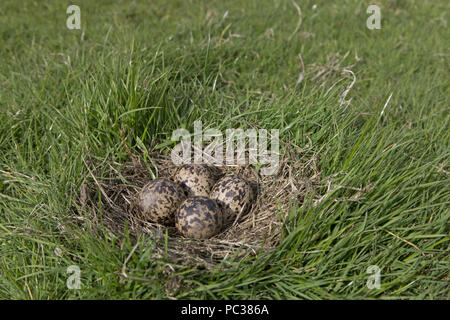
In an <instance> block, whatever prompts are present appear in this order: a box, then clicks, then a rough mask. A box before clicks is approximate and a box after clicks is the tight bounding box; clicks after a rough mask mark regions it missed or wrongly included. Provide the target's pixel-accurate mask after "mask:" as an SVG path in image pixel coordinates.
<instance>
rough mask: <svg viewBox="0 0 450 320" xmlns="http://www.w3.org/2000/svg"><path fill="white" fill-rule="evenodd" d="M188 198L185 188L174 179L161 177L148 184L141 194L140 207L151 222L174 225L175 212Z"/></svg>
mask: <svg viewBox="0 0 450 320" xmlns="http://www.w3.org/2000/svg"><path fill="white" fill-rule="evenodd" d="M185 198H186V195H185V193H184V190H183V188H181V186H180V185H179V184H178V183H176V182H173V181H172V180H169V179H167V178H159V179H155V180H152V181H150V182H149V183H148V184H146V185H145V186H144V187H143V188H142V190H141V192H140V194H139V209H140V210H141V213H142V214H143V217H144V218H145V219H147V220H148V221H150V222H154V223H159V224H163V225H173V224H174V222H175V213H176V211H177V209H178V207H179V206H180V204H181V203H182V202H183V200H184V199H185Z"/></svg>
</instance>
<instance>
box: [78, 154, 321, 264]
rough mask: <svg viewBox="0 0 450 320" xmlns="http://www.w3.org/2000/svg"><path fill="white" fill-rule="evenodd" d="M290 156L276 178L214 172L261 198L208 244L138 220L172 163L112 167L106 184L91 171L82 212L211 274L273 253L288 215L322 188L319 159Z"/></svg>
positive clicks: (155, 157) (158, 159)
mask: <svg viewBox="0 0 450 320" xmlns="http://www.w3.org/2000/svg"><path fill="white" fill-rule="evenodd" d="M297 151H298V150H297ZM288 154H290V155H291V157H289V156H286V155H284V156H283V157H282V158H281V160H280V166H279V170H278V172H277V174H275V175H270V176H262V175H260V174H258V172H257V170H256V169H255V168H254V167H253V166H251V165H247V166H230V167H227V166H223V167H215V168H216V173H217V175H218V176H221V175H224V174H225V173H236V174H239V175H241V176H242V177H244V178H246V179H247V180H248V181H249V182H250V183H251V184H252V187H253V188H254V191H255V192H256V194H257V198H256V200H255V201H254V203H253V204H252V206H251V209H250V210H249V212H248V213H247V214H245V215H244V216H241V217H239V219H238V221H236V222H235V223H234V224H233V225H232V226H230V227H228V228H226V229H225V230H223V231H222V232H221V233H219V234H218V235H216V236H214V237H212V238H210V239H205V240H197V239H187V238H184V237H183V236H182V235H181V234H180V233H179V232H178V231H177V229H176V228H175V227H165V226H161V225H158V224H154V223H150V222H147V221H145V220H143V219H142V218H141V217H140V214H139V210H138V207H137V196H138V194H139V192H140V190H141V188H142V187H143V186H144V185H145V184H146V183H147V182H148V181H149V180H151V179H153V177H154V176H155V175H157V176H158V177H168V178H171V177H172V176H173V174H174V172H175V170H176V168H177V166H176V165H174V164H173V163H172V161H171V159H170V157H167V156H163V155H161V154H150V155H149V157H150V159H151V161H148V162H144V161H143V160H142V159H141V158H139V157H135V156H133V157H132V161H130V162H129V163H127V164H116V165H117V166H116V168H114V167H113V166H109V170H106V172H107V173H106V176H105V173H103V177H102V178H99V176H98V175H97V174H96V170H93V169H90V168H89V167H88V170H89V172H90V174H91V179H89V180H87V182H86V183H85V184H83V187H82V191H81V196H80V202H81V207H82V208H83V209H85V210H86V209H88V210H90V211H91V212H93V214H94V215H97V214H98V212H102V219H101V221H103V225H104V226H105V227H106V228H107V229H108V230H109V231H110V232H112V233H113V234H120V233H123V231H124V226H125V225H126V224H128V230H129V231H128V232H130V234H131V236H132V238H134V239H136V238H138V237H140V236H141V235H142V234H146V235H147V236H150V237H151V238H152V241H153V242H154V243H155V244H156V246H155V248H156V250H155V251H154V258H155V259H158V258H164V259H166V260H168V261H169V262H171V263H175V264H181V265H189V266H197V267H206V268H208V269H210V268H213V267H214V266H216V265H218V264H220V263H221V262H223V261H224V260H227V261H239V260H242V259H243V258H245V257H247V256H249V255H256V254H257V253H258V252H261V251H262V250H263V251H267V250H272V249H274V248H275V247H276V246H277V245H278V243H279V242H280V240H281V236H282V230H283V225H284V223H285V221H286V218H287V216H288V214H289V212H290V211H291V210H290V209H291V208H292V207H293V206H297V207H298V206H300V205H301V204H302V203H303V200H304V197H305V195H306V194H307V193H309V192H311V191H314V189H317V188H318V187H319V186H320V185H319V170H318V168H317V166H316V162H317V155H316V154H313V155H312V157H311V153H309V155H310V157H308V159H303V161H302V160H299V159H297V157H296V156H295V153H294V152H293V150H291V152H290V153H288ZM297 156H298V153H297ZM86 165H87V166H88V164H87V163H86ZM97 170H100V168H98V169H97ZM100 204H101V210H100V208H99V207H100ZM94 218H95V217H94ZM94 220H95V219H94ZM97 220H98V221H100V219H97Z"/></svg>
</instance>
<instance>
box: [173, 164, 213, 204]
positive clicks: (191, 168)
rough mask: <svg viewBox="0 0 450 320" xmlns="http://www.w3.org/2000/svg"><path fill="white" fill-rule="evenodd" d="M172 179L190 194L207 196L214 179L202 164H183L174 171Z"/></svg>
mask: <svg viewBox="0 0 450 320" xmlns="http://www.w3.org/2000/svg"><path fill="white" fill-rule="evenodd" d="M174 180H175V181H177V182H178V183H180V184H181V185H182V186H183V187H185V188H186V189H187V190H188V191H189V193H190V194H191V195H192V196H205V197H207V196H208V195H209V193H210V192H211V188H212V186H213V185H214V182H215V181H216V180H215V178H214V175H213V173H212V172H211V170H210V169H209V168H208V166H207V165H204V164H184V165H181V166H180V167H179V168H178V170H177V172H176V173H175V177H174Z"/></svg>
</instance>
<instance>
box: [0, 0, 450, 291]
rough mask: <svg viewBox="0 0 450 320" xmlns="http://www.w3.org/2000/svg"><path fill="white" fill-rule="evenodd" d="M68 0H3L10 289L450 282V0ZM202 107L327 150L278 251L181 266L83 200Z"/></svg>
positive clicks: (212, 122)
mask: <svg viewBox="0 0 450 320" xmlns="http://www.w3.org/2000/svg"><path fill="white" fill-rule="evenodd" d="M71 4H72V3H71V2H68V1H56V0H53V1H29V0H26V1H21V2H18V1H14V0H2V1H1V3H0V298H1V299H168V298H171V299H174V298H175V299H449V298H450V292H449V285H450V278H449V269H450V268H449V267H450V265H449V264H450V250H449V240H450V237H449V233H450V232H449V231H450V221H449V218H450V213H449V204H450V180H449V172H450V168H449V163H448V159H449V150H450V149H449V141H450V130H449V120H450V116H449V100H448V97H449V93H450V92H449V88H450V86H449V46H448V43H449V37H450V33H449V29H448V18H449V12H450V10H449V9H450V7H449V3H448V1H445V0H439V1H438V0H435V1H413V0H386V1H373V3H372V2H367V1H356V0H343V1H336V2H334V1H333V2H331V1H325V0H316V1H309V0H305V1H299V0H297V1H296V2H293V1H282V0H271V1H269V0H263V1H256V0H249V1H236V0H232V1H194V0H190V1H181V0H173V1H163V0H155V1H106V0H100V1H86V0H80V1H77V3H76V4H77V5H78V6H79V7H80V10H81V11H80V12H81V18H80V19H81V28H80V29H79V30H78V29H73V30H71V29H68V28H67V26H66V21H67V19H68V17H69V14H67V13H66V9H67V7H68V6H69V5H71ZM370 4H377V5H378V6H379V8H380V10H381V28H380V29H373V30H371V29H369V28H368V27H367V25H366V21H367V19H368V18H369V16H370V14H368V13H367V11H366V10H367V7H368V6H369V5H370ZM196 120H201V121H202V122H203V124H204V126H210V127H214V128H218V129H219V130H221V131H223V132H224V131H225V130H226V129H228V128H243V129H248V128H250V127H251V126H252V125H253V124H257V126H258V128H265V129H267V130H271V129H278V130H279V133H280V141H281V143H280V149H281V150H282V151H283V152H285V153H289V154H290V155H291V156H292V157H293V158H294V159H297V161H298V162H299V163H305V162H307V161H312V162H313V163H314V166H315V170H316V173H317V178H318V179H320V181H321V184H320V185H319V187H318V188H317V189H314V191H313V192H311V194H309V195H307V196H305V198H304V201H302V202H301V203H293V204H292V207H291V208H290V211H289V215H288V216H289V219H287V220H286V221H284V223H285V225H284V227H283V234H282V237H281V240H280V242H279V244H278V245H277V246H276V247H275V249H274V250H269V251H261V252H259V253H258V254H257V255H254V256H249V257H247V258H246V259H243V260H241V261H233V262H230V263H229V264H227V265H226V267H222V266H218V267H217V268H215V269H208V268H198V267H195V266H192V265H188V264H182V263H178V264H175V263H171V262H170V261H168V260H167V259H165V258H164V257H160V258H155V256H154V255H153V253H154V250H155V245H158V244H155V243H153V242H152V239H151V238H150V237H149V236H146V235H142V236H140V237H138V238H137V239H136V238H133V237H131V236H130V234H129V232H128V231H127V226H126V225H124V226H123V230H122V232H113V231H111V230H109V229H108V227H107V225H105V223H103V215H102V210H101V209H100V210H99V211H93V210H89V209H88V208H85V207H84V206H83V198H85V197H86V195H85V189H84V188H85V186H86V184H87V183H90V184H92V185H94V186H95V185H96V181H97V182H98V181H104V180H105V179H107V177H109V176H110V175H111V173H112V172H121V168H122V167H123V166H124V165H125V164H127V163H130V162H131V161H132V157H136V158H137V159H140V161H142V163H144V164H146V165H148V167H149V168H151V164H152V159H151V154H152V152H153V153H160V154H164V155H169V154H170V150H171V148H172V147H173V146H174V143H173V141H171V136H172V132H173V131H174V130H176V129H178V128H186V129H188V130H190V131H191V132H192V131H193V123H194V121H196ZM290 146H295V148H296V149H295V150H297V151H295V152H294V155H292V154H291V151H290ZM131 155H132V156H131ZM301 174H302V173H301V172H296V175H300V176H301ZM98 196H99V199H98V201H99V206H100V207H101V199H100V198H101V196H102V193H101V192H100V191H99V192H98ZM317 199H319V200H317ZM274 201H276V199H275V200H274ZM161 245H162V246H164V243H162V244H161ZM73 265H75V266H77V267H78V268H79V270H80V277H81V280H80V281H81V287H80V289H70V288H68V286H67V279H68V277H69V276H70V275H71V274H70V273H67V268H68V267H69V266H73ZM371 266H376V268H378V269H377V270H379V275H380V286H379V288H376V287H375V288H370V287H368V279H369V277H370V276H372V275H373V273H370V272H368V270H374V269H373V267H371ZM371 268H372V269H371ZM125 270H126V273H125V274H126V275H127V276H124V271H125ZM170 285H172V287H171V286H170ZM173 286H175V289H173Z"/></svg>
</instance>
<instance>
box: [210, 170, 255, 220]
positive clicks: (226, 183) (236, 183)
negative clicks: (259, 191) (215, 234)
mask: <svg viewBox="0 0 450 320" xmlns="http://www.w3.org/2000/svg"><path fill="white" fill-rule="evenodd" d="M210 198H211V199H214V200H216V201H217V203H218V204H219V206H220V207H222V211H223V225H228V224H230V223H232V222H234V220H235V219H236V217H237V216H238V215H239V213H240V212H241V210H242V213H241V216H242V215H244V214H245V213H247V211H248V210H249V209H250V206H251V202H252V199H253V190H252V188H251V186H250V184H249V183H248V182H247V181H246V180H244V179H243V178H241V177H239V176H238V175H235V174H228V175H225V176H224V177H223V178H222V179H220V180H219V181H217V183H216V184H215V185H214V186H213V188H212V190H211V194H210Z"/></svg>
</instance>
